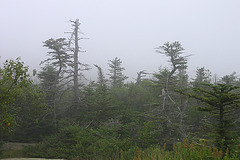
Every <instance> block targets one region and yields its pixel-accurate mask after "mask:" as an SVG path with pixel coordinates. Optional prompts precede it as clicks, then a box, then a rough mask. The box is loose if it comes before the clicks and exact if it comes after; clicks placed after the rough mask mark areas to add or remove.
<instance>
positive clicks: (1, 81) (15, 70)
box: [0, 58, 32, 135]
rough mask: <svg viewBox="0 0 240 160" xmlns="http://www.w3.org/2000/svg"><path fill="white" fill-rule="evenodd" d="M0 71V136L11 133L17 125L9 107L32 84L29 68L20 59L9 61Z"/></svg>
mask: <svg viewBox="0 0 240 160" xmlns="http://www.w3.org/2000/svg"><path fill="white" fill-rule="evenodd" d="M3 65H4V66H3V68H2V69H0V77H1V78H0V135H3V134H5V133H9V132H10V131H11V129H12V127H13V126H14V124H15V117H14V114H15V113H12V112H10V109H9V105H11V104H12V103H14V100H15V98H16V96H17V95H18V94H19V93H20V92H21V91H22V89H23V88H25V87H27V86H28V85H30V84H31V83H32V81H31V80H30V78H29V75H28V74H27V71H28V67H25V66H24V63H23V62H21V60H20V58H17V59H16V60H15V61H14V60H7V61H6V62H5V63H4V64H3Z"/></svg>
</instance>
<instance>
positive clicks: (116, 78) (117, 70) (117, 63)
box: [108, 57, 128, 87]
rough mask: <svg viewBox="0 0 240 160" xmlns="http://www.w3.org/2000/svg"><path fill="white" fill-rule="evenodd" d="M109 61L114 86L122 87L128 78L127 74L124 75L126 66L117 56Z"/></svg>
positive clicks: (111, 80)
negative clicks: (123, 65) (122, 65)
mask: <svg viewBox="0 0 240 160" xmlns="http://www.w3.org/2000/svg"><path fill="white" fill-rule="evenodd" d="M109 62H110V63H108V65H109V67H110V69H109V71H110V74H108V75H109V76H110V83H111V86H112V87H122V86H123V84H124V81H125V80H126V79H127V78H128V77H127V76H124V75H123V73H122V72H123V71H124V70H125V69H124V68H122V67H121V64H122V61H121V60H120V59H119V58H117V57H116V58H115V59H113V60H109Z"/></svg>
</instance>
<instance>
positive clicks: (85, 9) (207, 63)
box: [0, 0, 240, 81]
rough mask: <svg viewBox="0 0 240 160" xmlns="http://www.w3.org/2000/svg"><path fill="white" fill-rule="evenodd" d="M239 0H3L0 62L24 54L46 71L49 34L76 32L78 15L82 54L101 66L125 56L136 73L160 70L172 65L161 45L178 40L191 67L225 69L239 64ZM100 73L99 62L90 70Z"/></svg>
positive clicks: (130, 74) (130, 70)
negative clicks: (43, 65) (74, 24)
mask: <svg viewBox="0 0 240 160" xmlns="http://www.w3.org/2000/svg"><path fill="white" fill-rule="evenodd" d="M239 6H240V1H238V0H229V1H226V0H211V1H209V0H195V1H191V0H165V1H164V0H148V1H147V0H131V1H129V0H128V1H127V0H101V1H100V0H88V1H86V0H68V1H66V0H34V1H33V0H17V1H16V0H0V20H1V22H0V23H1V25H0V56H1V59H0V62H1V64H2V62H3V61H4V60H5V59H9V58H13V59H15V58H17V57H21V59H22V61H24V62H25V64H26V65H28V66H29V67H30V70H32V69H37V70H38V71H39V69H40V67H39V63H40V62H41V61H43V60H44V59H46V58H47V56H46V54H47V51H48V50H47V49H46V48H43V47H42V46H43V43H42V42H43V41H45V40H47V39H50V38H61V37H64V38H69V37H70V35H69V34H66V33H64V32H68V31H71V29H72V26H71V23H70V22H69V20H75V19H79V21H80V23H81V25H80V30H81V32H82V33H83V34H81V37H84V38H88V39H86V40H81V41H80V43H79V46H80V47H81V48H82V50H84V51H86V52H83V53H80V54H79V61H80V62H82V63H87V64H89V65H91V66H92V67H93V64H97V65H99V66H101V67H102V68H103V70H104V72H105V73H107V72H108V64H107V63H108V60H111V59H114V58H115V57H118V58H120V59H121V60H122V62H123V63H122V67H124V68H125V69H126V70H125V72H124V73H125V74H126V75H127V76H128V77H129V80H130V81H132V80H134V78H136V76H137V72H139V71H140V70H146V71H147V72H150V73H153V72H157V71H158V68H159V67H160V66H163V67H164V66H168V67H169V66H170V64H169V63H168V62H167V58H166V57H165V56H164V55H161V54H159V53H157V52H155V48H156V47H158V46H160V45H163V44H164V43H165V42H174V41H179V42H180V43H181V44H182V46H183V48H184V49H185V53H184V54H186V55H188V54H192V56H191V57H190V58H189V62H188V66H189V67H188V73H189V74H190V75H192V76H194V74H195V73H194V72H195V70H196V68H197V67H205V68H207V69H209V70H210V71H211V72H212V74H217V75H218V76H219V77H221V76H224V75H227V74H231V73H232V72H234V71H235V72H237V73H238V74H239V68H240V63H239V59H240V53H239V52H240V51H239V42H240V21H239V15H240V10H239ZM85 75H86V76H87V77H89V78H90V79H94V78H95V77H96V69H95V68H94V67H93V69H92V70H90V71H88V72H86V73H85Z"/></svg>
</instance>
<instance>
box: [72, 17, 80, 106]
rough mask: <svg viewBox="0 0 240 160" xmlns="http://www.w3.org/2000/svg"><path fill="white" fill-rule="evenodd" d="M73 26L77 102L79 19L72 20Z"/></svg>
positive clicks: (77, 97)
mask: <svg viewBox="0 0 240 160" xmlns="http://www.w3.org/2000/svg"><path fill="white" fill-rule="evenodd" d="M72 23H73V26H74V32H73V34H74V45H75V47H74V55H73V57H74V80H73V82H74V97H75V98H74V101H75V102H77V101H79V100H80V97H79V91H78V52H79V47H78V40H79V38H78V30H79V25H80V23H79V20H78V19H77V20H76V21H72Z"/></svg>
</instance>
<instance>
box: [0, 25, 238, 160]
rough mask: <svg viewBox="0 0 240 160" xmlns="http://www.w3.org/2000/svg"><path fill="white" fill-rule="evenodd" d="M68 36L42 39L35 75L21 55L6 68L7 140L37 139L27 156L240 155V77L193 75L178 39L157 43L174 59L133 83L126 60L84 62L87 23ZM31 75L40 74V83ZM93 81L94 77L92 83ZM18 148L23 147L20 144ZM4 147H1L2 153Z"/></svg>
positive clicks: (0, 114) (1, 104) (2, 109)
mask: <svg viewBox="0 0 240 160" xmlns="http://www.w3.org/2000/svg"><path fill="white" fill-rule="evenodd" d="M71 24H72V26H73V30H72V34H71V38H70V40H68V39H67V38H56V39H54V38H50V39H48V40H45V41H44V42H43V47H44V48H46V49H48V52H47V53H46V54H47V56H48V58H47V59H43V60H42V62H41V70H39V71H37V70H34V73H33V75H31V76H30V73H29V70H28V66H26V65H25V64H24V62H22V61H21V59H20V58H17V59H14V60H13V59H9V60H6V61H5V62H4V63H3V64H1V66H2V67H1V68H0V143H1V144H0V145H1V146H2V145H3V144H4V143H7V142H19V143H34V144H35V145H33V146H27V147H25V148H24V149H22V150H21V153H19V154H20V156H21V157H31V158H64V159H74V160H78V159H83V160H87V159H88V160H91V159H92V160H95V159H96V160H101V159H103V160H104V159H111V160H120V159H121V160H122V159H126V160H130V159H134V160H157V159H158V160H160V159H169V160H171V159H173V160H178V159H179V160H180V159H183V160H186V159H196V160H198V159H204V160H205V159H210V160H211V159H212V160H215V159H236V160H237V159H240V153H239V152H240V148H239V147H240V145H239V142H240V130H239V127H240V117H239V114H240V110H239V108H240V88H239V87H240V79H239V78H238V77H237V74H236V73H235V72H234V73H229V75H225V76H223V77H221V78H217V77H216V76H213V75H212V74H211V71H210V70H208V69H207V68H205V67H199V68H197V69H196V72H195V76H194V77H193V78H190V76H189V75H188V73H187V68H188V61H189V57H191V56H192V55H186V54H185V52H184V48H183V46H182V44H181V43H180V42H178V41H175V42H166V43H164V44H160V46H159V47H157V48H155V51H156V52H157V54H159V56H160V57H161V56H164V57H167V59H168V62H169V63H168V64H169V65H168V66H161V64H159V70H158V71H156V72H154V73H153V74H151V73H148V72H147V71H145V70H139V72H138V73H137V74H136V77H135V81H132V82H129V81H128V77H127V76H126V75H125V74H124V71H125V68H124V66H122V61H121V59H120V58H118V57H115V58H114V59H111V60H106V63H107V64H108V66H109V68H108V72H107V73H104V71H103V70H102V68H101V66H99V65H97V64H92V66H93V67H94V68H96V69H97V71H98V73H97V79H96V80H91V81H89V80H86V78H85V76H84V74H83V72H84V71H85V70H90V69H91V67H90V65H88V64H85V63H84V62H81V58H80V56H81V50H80V47H79V40H80V39H81V38H79V34H78V33H79V21H78V20H75V21H71ZM33 77H34V78H36V79H38V81H37V82H33ZM86 81H87V82H86ZM19 152H20V151H19ZM0 157H2V158H6V157H4V151H2V150H1V156H0Z"/></svg>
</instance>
